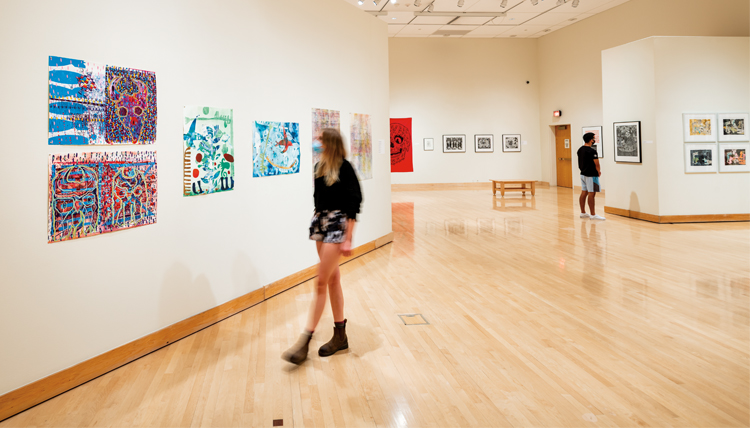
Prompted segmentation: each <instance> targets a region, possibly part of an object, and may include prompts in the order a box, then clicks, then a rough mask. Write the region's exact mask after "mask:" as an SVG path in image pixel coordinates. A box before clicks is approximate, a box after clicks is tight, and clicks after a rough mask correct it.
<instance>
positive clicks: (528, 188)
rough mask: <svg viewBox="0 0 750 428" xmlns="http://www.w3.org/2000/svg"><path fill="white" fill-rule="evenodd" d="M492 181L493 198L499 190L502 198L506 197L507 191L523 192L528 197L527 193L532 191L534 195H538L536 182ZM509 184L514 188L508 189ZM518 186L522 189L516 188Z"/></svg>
mask: <svg viewBox="0 0 750 428" xmlns="http://www.w3.org/2000/svg"><path fill="white" fill-rule="evenodd" d="M490 181H491V182H492V195H493V196H494V195H496V194H497V190H498V189H500V196H505V192H506V191H515V192H522V193H523V194H524V195H526V192H527V191H530V192H531V194H532V195H534V194H535V193H536V181H534V180H490ZM508 184H512V185H513V187H507V185H508ZM517 184H518V185H520V187H518V186H516V185H517ZM498 185H499V187H498ZM527 185H528V186H527Z"/></svg>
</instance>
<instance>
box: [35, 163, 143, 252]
mask: <svg viewBox="0 0 750 428" xmlns="http://www.w3.org/2000/svg"><path fill="white" fill-rule="evenodd" d="M156 179H157V175H156V152H152V151H148V152H98V153H69V154H61V155H50V161H49V225H48V229H47V232H48V239H49V242H59V241H66V240H69V239H76V238H83V237H87V236H93V235H98V234H101V233H106V232H113V231H116V230H120V229H127V228H131V227H137V226H144V225H147V224H152V223H156V200H157V191H156V190H157V189H156V184H157V182H156Z"/></svg>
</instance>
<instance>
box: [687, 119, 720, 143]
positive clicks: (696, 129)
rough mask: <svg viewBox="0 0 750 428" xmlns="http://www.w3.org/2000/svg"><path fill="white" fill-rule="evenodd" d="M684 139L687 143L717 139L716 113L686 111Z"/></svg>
mask: <svg viewBox="0 0 750 428" xmlns="http://www.w3.org/2000/svg"><path fill="white" fill-rule="evenodd" d="M682 129H683V139H684V140H685V142H686V143H708V142H712V141H716V115H715V114H709V113H705V114H704V113H684V114H683V115H682Z"/></svg>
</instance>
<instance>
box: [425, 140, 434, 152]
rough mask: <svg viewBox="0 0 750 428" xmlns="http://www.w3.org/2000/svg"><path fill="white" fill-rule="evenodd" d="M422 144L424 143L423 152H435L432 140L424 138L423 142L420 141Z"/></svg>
mask: <svg viewBox="0 0 750 428" xmlns="http://www.w3.org/2000/svg"><path fill="white" fill-rule="evenodd" d="M422 142H423V143H424V150H425V151H431V150H435V140H433V139H432V138H425V139H424V140H422Z"/></svg>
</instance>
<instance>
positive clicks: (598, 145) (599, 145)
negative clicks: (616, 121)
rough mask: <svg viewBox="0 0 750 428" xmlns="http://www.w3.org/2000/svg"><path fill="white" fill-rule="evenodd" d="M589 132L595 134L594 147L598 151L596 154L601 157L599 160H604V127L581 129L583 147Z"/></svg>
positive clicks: (585, 127)
mask: <svg viewBox="0 0 750 428" xmlns="http://www.w3.org/2000/svg"><path fill="white" fill-rule="evenodd" d="M589 132H591V133H593V134H594V145H593V147H594V148H595V149H596V154H597V156H598V157H599V159H604V143H603V142H602V141H604V136H603V135H604V134H603V127H601V126H584V127H583V128H581V145H583V136H584V135H586V134H588V133H589Z"/></svg>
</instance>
